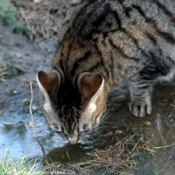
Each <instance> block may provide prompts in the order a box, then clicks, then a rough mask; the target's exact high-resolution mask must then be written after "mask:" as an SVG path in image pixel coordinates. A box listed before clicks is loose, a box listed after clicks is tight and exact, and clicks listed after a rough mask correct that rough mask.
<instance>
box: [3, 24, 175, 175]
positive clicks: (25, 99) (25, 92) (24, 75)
mask: <svg viewBox="0 0 175 175" xmlns="http://www.w3.org/2000/svg"><path fill="white" fill-rule="evenodd" d="M0 31H1V33H0V51H1V52H0V58H2V59H3V60H4V61H5V62H8V63H10V65H11V67H10V68H8V69H7V70H6V71H7V72H5V71H3V74H2V73H1V74H0V76H2V75H7V73H9V72H10V73H9V74H10V78H8V79H5V80H4V81H0V150H4V149H10V153H11V155H12V157H13V158H15V159H18V158H19V157H20V156H21V155H23V154H25V155H28V157H30V158H41V159H42V151H41V148H40V147H39V145H38V143H37V142H36V141H35V139H34V137H33V133H32V128H31V125H32V123H31V118H30V113H29V102H30V98H31V94H30V86H29V83H30V82H32V84H33V93H34V102H33V107H32V109H33V114H34V118H35V127H36V133H37V135H38V137H39V139H40V140H41V141H42V143H43V145H44V148H45V151H46V153H47V154H48V156H49V157H50V158H51V159H52V160H53V161H57V162H70V159H68V158H67V157H66V153H67V151H69V156H70V158H71V161H72V162H75V161H81V160H82V159H86V158H87V157H88V155H87V153H88V152H90V151H91V150H92V149H93V148H96V147H105V146H106V145H109V144H111V145H112V144H113V143H114V142H115V139H114V137H110V134H109V133H110V132H112V133H114V132H115V131H116V130H118V132H119V131H120V132H121V133H122V134H123V135H127V134H131V133H136V134H139V135H140V136H143V137H144V139H146V140H149V141H150V143H151V144H152V145H153V146H154V147H155V151H156V152H155V156H152V155H150V154H147V153H140V156H138V158H137V168H138V170H137V171H136V172H134V174H138V175H175V167H174V165H175V108H174V90H175V84H168V85H157V86H156V88H155V89H157V90H155V93H154V94H153V95H154V98H153V113H152V114H151V115H150V116H147V117H145V118H137V117H134V116H132V115H131V114H130V113H129V111H128V107H127V104H126V103H125V101H123V99H124V98H125V96H124V95H122V94H124V92H123V91H124V89H125V88H123V86H124V85H125V84H123V85H121V86H119V87H118V88H116V89H115V90H114V92H112V93H111V97H110V98H112V101H115V98H114V96H116V97H118V99H119V100H122V101H123V104H122V105H121V107H119V108H116V109H114V107H115V105H116V106H117V103H113V111H112V112H111V113H109V114H108V117H107V119H106V120H105V121H104V122H103V124H104V125H103V126H104V128H105V129H104V130H102V131H103V132H102V131H97V132H96V134H94V135H93V136H87V137H86V138H85V140H83V141H81V142H80V143H79V144H77V145H75V146H71V145H69V144H68V143H67V141H65V140H63V139H62V138H61V137H60V136H59V135H57V134H55V133H53V132H52V131H50V130H49V129H48V127H47V124H46V121H45V117H44V115H43V113H42V111H41V110H40V107H39V100H38V87H37V84H36V80H35V77H36V75H37V72H38V71H39V70H45V71H48V69H49V65H50V63H51V60H52V59H53V57H54V54H55V52H56V48H57V47H58V39H59V37H58V36H53V37H50V38H49V39H47V40H41V41H40V42H38V43H34V42H32V41H30V40H28V39H27V38H26V37H25V36H21V35H17V34H13V33H12V31H11V29H10V28H9V27H7V26H3V25H2V24H0ZM14 65H17V66H14ZM4 72H5V73H4ZM9 74H8V75H9ZM14 75H15V76H14ZM126 89H127V87H126ZM109 101H110V100H109ZM100 132H101V133H100ZM104 138H105V139H104ZM107 142H108V143H107ZM102 143H103V144H102Z"/></svg>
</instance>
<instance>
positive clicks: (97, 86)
mask: <svg viewBox="0 0 175 175" xmlns="http://www.w3.org/2000/svg"><path fill="white" fill-rule="evenodd" d="M37 83H38V85H39V89H40V104H41V107H42V109H43V112H44V114H45V116H46V119H47V123H48V125H49V127H50V128H51V129H52V130H54V131H56V132H58V133H60V134H61V135H62V136H63V137H64V138H66V139H67V140H68V141H69V142H70V143H71V144H76V143H77V142H78V141H79V140H81V139H82V138H83V137H84V136H85V135H86V134H87V133H88V132H90V131H92V130H93V129H94V128H96V127H97V126H98V124H99V121H100V118H101V116H102V114H103V112H104V110H105V108H106V92H105V86H104V85H105V80H104V78H103V77H102V76H101V75H100V74H97V73H93V74H91V73H88V72H84V73H82V74H80V75H79V76H78V77H77V78H76V80H75V83H74V85H73V83H72V80H71V78H69V77H65V75H64V74H62V73H60V72H58V71H56V70H54V71H52V72H51V73H45V72H43V71H41V72H39V73H38V76H37Z"/></svg>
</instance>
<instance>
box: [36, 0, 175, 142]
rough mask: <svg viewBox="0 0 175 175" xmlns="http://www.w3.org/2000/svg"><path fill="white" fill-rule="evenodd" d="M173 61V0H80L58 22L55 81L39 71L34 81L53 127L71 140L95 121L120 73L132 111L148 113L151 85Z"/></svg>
mask: <svg viewBox="0 0 175 175" xmlns="http://www.w3.org/2000/svg"><path fill="white" fill-rule="evenodd" d="M174 66H175V1H174V0H84V1H82V3H81V4H80V6H79V7H77V9H76V10H75V11H74V13H72V14H71V17H70V18H67V19H66V21H65V24H64V25H63V32H62V35H61V43H60V47H59V49H58V52H57V54H56V56H55V58H54V60H53V62H52V65H51V73H52V74H53V72H54V71H57V74H59V76H58V79H59V80H58V82H57V83H54V82H55V81H57V80H56V79H55V80H53V78H52V79H49V74H48V76H46V75H45V74H44V73H40V74H39V75H38V83H39V84H40V87H41V86H42V88H40V89H41V91H42V93H41V94H44V93H43V89H46V92H45V93H47V94H48V95H49V98H50V99H49V100H50V101H49V104H50V107H51V109H52V110H53V111H54V112H53V113H54V115H55V114H57V116H56V117H55V116H54V117H53V121H55V120H57V122H55V129H54V130H56V131H61V132H63V133H64V134H65V136H66V138H67V139H68V140H69V141H70V143H72V144H74V143H76V142H77V141H78V140H80V139H81V138H82V137H83V136H84V135H86V134H87V133H88V132H89V131H90V130H92V129H94V128H95V127H97V126H98V123H99V121H100V118H101V116H102V114H103V113H104V111H105V107H106V99H107V94H108V93H109V92H110V90H111V89H112V88H113V87H114V86H117V85H118V84H119V83H120V82H121V81H123V80H125V79H129V89H130V96H131V102H130V103H129V109H130V111H131V113H133V114H134V115H136V116H140V117H143V116H145V115H146V114H150V113H151V110H152V109H151V91H152V85H153V83H154V82H155V81H156V80H158V79H161V78H162V77H163V78H164V79H165V80H169V77H173V76H174ZM51 73H50V74H51ZM55 75H56V74H55ZM55 86H56V87H55ZM49 87H50V88H49ZM44 96H46V95H44ZM44 96H43V95H41V98H42V99H45V98H44ZM42 101H44V100H41V106H43V105H44V103H45V102H42ZM45 101H46V99H45ZM43 110H44V111H45V114H46V117H47V119H48V114H47V110H48V109H44V106H43ZM48 120H49V121H50V120H52V117H51V116H49V119H48ZM50 122H51V121H50ZM51 123H54V122H51ZM57 123H59V125H58V124H57ZM60 123H61V124H60ZM52 128H54V127H53V126H52Z"/></svg>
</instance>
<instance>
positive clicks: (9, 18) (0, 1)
mask: <svg viewBox="0 0 175 175" xmlns="http://www.w3.org/2000/svg"><path fill="white" fill-rule="evenodd" d="M0 19H1V20H2V22H3V24H5V25H10V26H11V27H12V30H13V32H15V33H20V34H25V33H27V32H28V31H29V29H28V27H27V25H26V24H25V23H24V22H21V21H18V19H17V11H16V9H15V7H14V6H13V5H12V4H11V3H10V1H9V0H0Z"/></svg>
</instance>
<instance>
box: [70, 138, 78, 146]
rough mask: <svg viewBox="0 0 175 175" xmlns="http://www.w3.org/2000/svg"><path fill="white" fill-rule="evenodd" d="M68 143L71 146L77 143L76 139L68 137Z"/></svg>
mask: <svg viewBox="0 0 175 175" xmlns="http://www.w3.org/2000/svg"><path fill="white" fill-rule="evenodd" d="M68 141H69V143H70V144H71V145H75V144H77V142H78V137H68Z"/></svg>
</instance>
